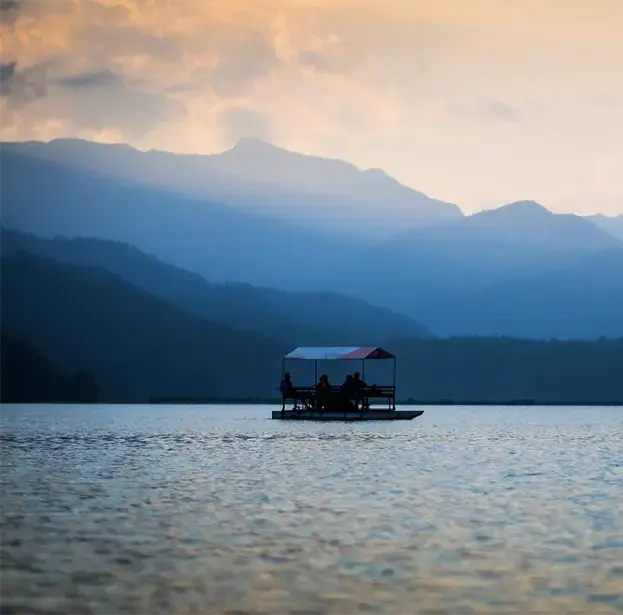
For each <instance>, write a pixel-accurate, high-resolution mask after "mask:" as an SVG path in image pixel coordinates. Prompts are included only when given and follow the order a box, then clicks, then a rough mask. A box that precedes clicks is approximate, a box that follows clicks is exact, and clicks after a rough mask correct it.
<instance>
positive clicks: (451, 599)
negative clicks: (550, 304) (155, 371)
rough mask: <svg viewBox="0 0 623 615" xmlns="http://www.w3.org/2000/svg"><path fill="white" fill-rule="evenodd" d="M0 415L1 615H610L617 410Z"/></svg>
mask: <svg viewBox="0 0 623 615" xmlns="http://www.w3.org/2000/svg"><path fill="white" fill-rule="evenodd" d="M270 410H271V408H269V407H258V406H254V407H244V406H239V407H207V408H197V407H162V406H159V407H147V406H140V407H136V406H135V407H130V406H110V407H105V406H99V407H88V406H84V407H79V406H74V407H67V406H65V407H23V408H17V407H10V406H4V407H3V408H2V419H1V426H2V433H1V444H2V450H1V461H2V486H1V487H2V492H1V503H0V506H1V522H2V528H1V529H2V560H1V567H2V569H1V574H2V609H1V610H2V612H3V613H113V612H115V613H232V614H233V613H270V614H277V613H401V614H402V613H416V612H417V613H418V614H428V613H430V614H433V613H451V614H453V615H454V614H458V613H495V614H498V613H521V614H526V613H542V614H544V615H546V614H547V615H550V614H558V613H561V614H562V613H565V614H566V613H577V614H582V615H584V614H587V613H621V612H623V591H622V588H623V514H621V511H622V510H623V408H610V409H595V408H568V409H557V408H529V409H522V408H506V409H503V408H501V409H498V408H453V409H442V408H427V409H426V412H425V414H424V416H423V417H421V418H420V419H417V420H416V421H413V422H404V423H403V422H399V423H395V424H394V423H360V424H352V423H351V424H328V423H303V422H297V423H293V424H290V423H285V422H284V423H282V422H280V421H271V420H269V419H267V417H268V416H270Z"/></svg>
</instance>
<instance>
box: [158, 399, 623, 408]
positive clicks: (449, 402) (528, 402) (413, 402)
mask: <svg viewBox="0 0 623 615" xmlns="http://www.w3.org/2000/svg"><path fill="white" fill-rule="evenodd" d="M148 403H149V404H154V405H161V404H185V405H202V406H217V405H223V404H227V405H232V404H239V405H247V406H249V405H258V406H259V405H279V406H281V399H279V398H277V399H274V398H273V399H268V398H267V399H264V398H259V397H252V398H235V397H223V398H215V397H206V398H198V397H155V398H152V399H150V400H149V402H148ZM396 405H397V406H603V407H607V406H623V400H619V401H615V400H613V401H595V400H572V401H551V400H550V401H545V400H535V399H510V400H470V401H467V400H454V399H438V400H417V399H412V398H408V399H405V400H399V401H397V402H396Z"/></svg>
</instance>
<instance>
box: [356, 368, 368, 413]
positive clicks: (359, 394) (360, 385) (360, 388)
mask: <svg viewBox="0 0 623 615" xmlns="http://www.w3.org/2000/svg"><path fill="white" fill-rule="evenodd" d="M367 386H368V385H367V384H366V383H365V382H364V381H363V380H362V379H361V378H360V377H359V372H355V373H354V374H353V389H354V393H355V406H358V405H359V402H360V401H361V399H362V394H363V391H364V389H365V388H366V387H367Z"/></svg>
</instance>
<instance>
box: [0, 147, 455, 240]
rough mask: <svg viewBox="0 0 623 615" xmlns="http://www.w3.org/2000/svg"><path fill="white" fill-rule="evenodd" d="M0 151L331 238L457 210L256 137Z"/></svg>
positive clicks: (390, 228) (378, 232)
mask: <svg viewBox="0 0 623 615" xmlns="http://www.w3.org/2000/svg"><path fill="white" fill-rule="evenodd" d="M2 149H3V150H4V151H5V152H9V153H21V154H24V155H27V156H29V157H32V158H38V159H39V160H44V161H52V162H57V163H61V164H63V165H66V166H68V167H71V168H73V169H81V170H84V171H95V172H97V173H98V174H101V175H105V176H108V177H110V178H115V179H116V180H126V181H129V182H132V183H134V184H139V185H141V186H143V187H149V188H157V189H162V190H170V189H174V190H175V191H177V192H179V193H180V194H182V195H185V196H188V197H192V198H194V199H209V200H210V201H212V202H217V203H221V204H226V205H229V206H231V207H233V208H234V209H236V210H238V211H243V212H245V213H247V214H253V213H257V211H258V210H260V211H261V213H262V215H264V216H269V217H271V218H273V219H276V220H286V221H290V222H296V223H299V224H302V225H304V226H306V227H308V228H314V229H318V230H323V231H325V232H327V233H329V234H331V235H334V236H337V237H341V236H344V235H349V236H352V235H354V234H356V235H365V236H366V237H367V238H368V239H372V240H374V239H375V238H376V239H378V238H381V237H386V236H388V235H390V234H391V233H392V232H396V231H398V230H400V229H402V228H405V227H417V226H427V225H430V224H435V223H438V222H442V221H446V220H453V219H458V218H461V217H462V216H463V214H462V212H461V210H460V209H459V208H458V207H457V206H456V205H454V204H451V203H445V202H443V201H440V200H437V199H432V198H430V197H428V196H426V195H425V194H423V193H421V192H418V191H416V190H412V189H411V188H407V187H406V186H404V185H402V184H400V183H399V182H398V181H396V180H395V179H394V178H392V177H390V176H389V175H387V174H386V173H385V172H383V171H381V170H380V169H369V170H364V171H361V170H360V169H358V168H357V167H355V166H354V165H353V164H350V163H347V162H344V161H342V160H332V159H325V158H320V157H317V156H307V155H303V154H298V153H295V152H290V151H287V150H284V149H281V148H278V147H276V146H274V145H271V144H269V143H266V142H264V141H261V140H259V139H252V138H244V139H241V140H240V141H239V142H238V143H237V144H236V146H235V147H233V148H232V149H230V150H228V151H225V152H223V153H221V154H212V155H180V154H171V153H168V152H161V151H148V152H142V151H139V150H136V149H134V148H132V147H129V146H127V145H104V144H99V143H93V142H89V141H83V140H79V139H56V140H53V141H50V142H47V143H44V142H25V143H3V144H2Z"/></svg>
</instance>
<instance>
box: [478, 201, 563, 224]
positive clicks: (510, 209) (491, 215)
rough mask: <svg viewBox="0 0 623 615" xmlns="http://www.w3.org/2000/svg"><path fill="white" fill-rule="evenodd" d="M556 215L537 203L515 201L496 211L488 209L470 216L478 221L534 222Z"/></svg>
mask: <svg viewBox="0 0 623 615" xmlns="http://www.w3.org/2000/svg"><path fill="white" fill-rule="evenodd" d="M553 215H554V214H553V213H552V212H551V211H550V210H549V209H547V208H546V207H543V205H541V204H540V203H537V202H536V201H515V202H514V203H509V204H508V205H502V207H497V208H496V209H486V210H484V211H481V212H478V213H476V214H473V215H472V216H470V217H471V218H474V219H477V220H483V219H488V220H493V219H496V220H534V219H537V218H538V219H544V218H549V217H550V216H553Z"/></svg>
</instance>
